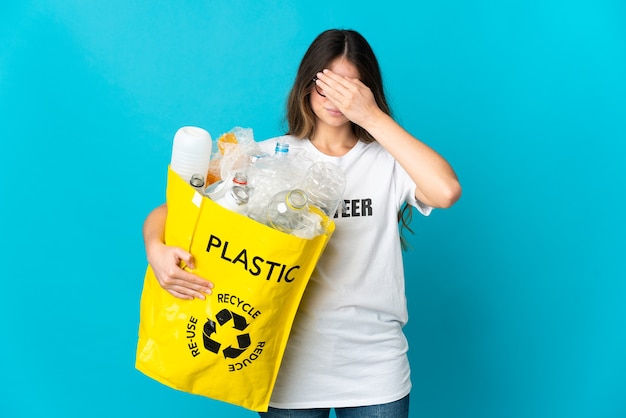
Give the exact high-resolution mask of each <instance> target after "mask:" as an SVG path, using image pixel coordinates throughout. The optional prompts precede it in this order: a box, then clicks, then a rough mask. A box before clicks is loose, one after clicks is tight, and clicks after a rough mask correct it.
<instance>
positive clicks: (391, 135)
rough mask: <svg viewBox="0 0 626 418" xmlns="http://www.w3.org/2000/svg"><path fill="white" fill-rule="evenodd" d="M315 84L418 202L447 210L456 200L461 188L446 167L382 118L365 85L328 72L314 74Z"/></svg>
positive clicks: (444, 162) (433, 155)
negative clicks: (382, 152) (409, 184)
mask: <svg viewBox="0 0 626 418" xmlns="http://www.w3.org/2000/svg"><path fill="white" fill-rule="evenodd" d="M317 83H319V84H320V85H321V86H322V88H323V89H324V92H325V94H326V96H327V98H328V99H329V100H331V101H332V103H333V104H334V105H335V106H337V108H338V109H339V110H340V111H341V112H342V113H343V114H344V115H345V116H346V117H347V118H348V119H350V120H351V121H352V122H354V123H356V124H357V125H359V126H361V127H363V128H364V129H366V130H367V131H368V132H369V133H370V134H371V135H372V136H373V137H374V138H376V140H377V141H378V143H379V144H380V145H382V146H383V147H384V148H385V149H386V150H387V151H388V152H389V153H390V154H391V155H392V156H393V157H394V158H395V159H396V161H398V163H400V165H401V166H402V167H403V168H404V169H405V170H406V171H407V173H408V174H409V176H411V178H412V179H413V181H414V182H415V184H416V185H417V189H416V191H415V197H416V198H417V199H418V200H419V201H421V202H423V203H425V204H427V205H429V206H432V207H437V208H447V207H450V206H452V205H453V204H454V202H456V201H457V200H458V199H459V197H460V196H461V185H460V183H459V181H458V179H457V176H456V174H455V173H454V170H453V169H452V167H451V166H450V164H448V162H447V161H446V160H445V159H444V158H443V157H442V156H441V155H439V154H438V153H437V152H436V151H435V150H433V149H432V148H430V147H429V146H428V145H426V144H425V143H423V142H422V141H420V140H418V139H417V138H415V137H414V136H412V135H411V134H410V133H408V132H407V131H406V130H405V129H404V128H402V127H401V126H400V125H399V124H398V123H397V122H396V121H394V120H393V119H392V118H391V117H390V116H389V115H387V114H385V113H384V112H383V111H382V110H381V109H380V108H379V107H378V105H377V104H376V101H375V99H374V95H373V94H372V92H371V91H370V89H369V88H368V87H367V86H366V85H364V84H363V83H362V82H361V81H359V80H358V79H355V78H347V77H343V76H340V75H338V74H335V73H333V72H332V71H330V70H324V72H323V73H318V81H317Z"/></svg>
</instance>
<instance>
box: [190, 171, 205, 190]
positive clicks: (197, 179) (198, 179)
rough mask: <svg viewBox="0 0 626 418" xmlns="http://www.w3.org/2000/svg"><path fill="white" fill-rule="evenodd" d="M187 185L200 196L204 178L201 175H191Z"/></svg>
mask: <svg viewBox="0 0 626 418" xmlns="http://www.w3.org/2000/svg"><path fill="white" fill-rule="evenodd" d="M189 184H190V185H191V187H193V188H194V189H196V191H198V192H199V193H200V194H202V195H204V176H203V175H202V174H192V175H191V179H190V180H189Z"/></svg>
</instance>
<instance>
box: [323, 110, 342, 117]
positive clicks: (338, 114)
mask: <svg viewBox="0 0 626 418" xmlns="http://www.w3.org/2000/svg"><path fill="white" fill-rule="evenodd" d="M326 111H327V112H328V114H329V115H330V116H333V117H336V118H338V117H341V116H343V113H341V112H340V111H339V110H337V109H328V108H327V109H326Z"/></svg>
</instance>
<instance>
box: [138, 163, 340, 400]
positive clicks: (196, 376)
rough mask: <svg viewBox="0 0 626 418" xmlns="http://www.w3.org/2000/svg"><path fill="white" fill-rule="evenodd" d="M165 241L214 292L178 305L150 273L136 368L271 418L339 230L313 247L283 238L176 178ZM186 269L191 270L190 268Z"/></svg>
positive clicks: (330, 227) (329, 226) (171, 180)
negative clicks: (305, 309) (286, 357)
mask: <svg viewBox="0 0 626 418" xmlns="http://www.w3.org/2000/svg"><path fill="white" fill-rule="evenodd" d="M166 200H167V205H168V215H167V221H166V226H165V242H166V243H167V244H168V245H175V246H179V247H182V248H185V249H186V250H187V251H189V252H190V253H191V254H193V256H194V258H195V264H196V269H195V270H194V271H193V272H194V273H196V274H198V275H199V276H201V277H205V278H207V279H209V280H211V281H212V282H213V283H214V284H215V288H214V289H213V294H212V295H210V296H209V295H207V298H206V300H204V301H203V300H199V299H194V300H191V301H188V300H183V299H179V298H176V297H174V296H172V295H170V294H169V293H168V292H166V291H165V290H164V289H163V288H161V286H160V285H159V283H158V282H157V280H156V278H155V276H154V273H153V271H152V269H151V268H150V266H148V268H147V271H146V275H145V278H144V287H143V292H142V296H141V308H140V321H139V340H138V344H137V356H136V363H135V366H136V368H137V369H138V370H140V371H141V372H142V373H144V374H145V375H147V376H149V377H151V378H153V379H155V380H157V381H159V382H161V383H163V384H165V385H167V386H170V387H172V388H175V389H178V390H182V391H185V392H189V393H193V394H197V395H203V396H206V397H209V398H212V399H216V400H220V401H223V402H228V403H231V404H235V405H239V406H242V407H244V408H247V409H250V410H253V411H266V410H267V408H268V403H269V399H270V396H271V393H272V389H273V388H274V383H275V381H276V376H277V374H278V368H279V366H280V363H281V359H282V356H283V352H284V350H285V346H286V343H287V338H288V336H289V331H290V329H291V325H292V323H293V319H294V316H295V314H296V310H297V308H298V305H299V303H300V299H301V297H302V294H303V292H304V289H305V287H306V285H307V283H308V280H309V278H310V276H311V273H312V272H313V269H314V268H315V264H316V262H317V260H318V259H319V257H320V255H321V253H322V251H323V250H324V248H325V246H326V243H327V242H328V240H329V239H330V236H331V235H332V233H333V231H334V227H335V226H334V224H333V223H332V221H330V220H329V219H328V218H327V217H324V222H325V223H326V230H327V233H326V234H324V235H320V236H318V237H315V238H313V239H311V240H307V239H302V238H297V237H295V236H292V235H289V234H285V233H282V232H279V231H276V230H274V229H272V228H269V227H267V226H264V225H262V224H260V223H258V222H256V221H254V220H252V219H250V218H248V217H246V216H243V215H239V214H236V213H234V212H231V211H228V210H226V209H224V208H222V207H221V206H219V205H217V204H216V203H214V202H213V201H211V200H210V199H208V198H206V197H203V196H202V195H200V194H199V193H197V192H196V191H195V190H194V189H193V187H191V186H190V185H188V184H187V183H186V182H185V181H184V180H183V179H182V178H180V177H179V176H178V175H177V174H176V173H174V172H173V171H172V170H171V169H169V170H168V182H167V197H166ZM185 268H186V267H185Z"/></svg>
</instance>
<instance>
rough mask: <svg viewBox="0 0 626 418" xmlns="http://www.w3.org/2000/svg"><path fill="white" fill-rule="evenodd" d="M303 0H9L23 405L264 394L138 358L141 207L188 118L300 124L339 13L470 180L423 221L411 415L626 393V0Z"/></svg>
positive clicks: (8, 284) (237, 413) (414, 306)
mask: <svg viewBox="0 0 626 418" xmlns="http://www.w3.org/2000/svg"><path fill="white" fill-rule="evenodd" d="M293 3H294V2H290V1H286V0H284V1H280V0H277V1H267V2H258V1H242V0H218V1H163V2H150V1H142V0H134V1H127V0H124V1H121V0H109V1H106V2H86V1H77V0H74V1H72V0H64V1H53V0H30V1H29V0H22V1H9V2H3V3H2V5H0V138H1V149H2V152H1V158H0V160H1V163H0V186H1V192H0V205H1V208H2V212H3V215H2V217H1V218H0V227H1V232H0V240H1V241H0V243H1V245H2V247H1V248H0V271H1V273H0V274H1V279H0V280H1V281H0V341H1V343H0V381H1V383H2V386H3V389H2V391H1V392H0V416H2V417H9V418H16V417H82V416H90V417H109V416H116V417H135V416H139V417H141V416H150V417H153V418H157V417H170V416H182V415H185V416H206V417H224V416H230V417H246V416H254V414H253V413H251V412H248V411H245V410H243V409H241V408H237V407H233V406H229V405H226V404H222V403H219V402H215V401H211V400H208V399H205V398H201V397H197V396H192V395H188V394H185V393H181V392H177V391H175V390H173V389H169V388H167V387H165V386H162V385H160V384H158V383H156V382H154V381H152V380H150V379H148V378H147V377H145V376H143V375H142V374H140V373H139V372H137V371H136V370H135V369H134V355H135V344H136V338H137V326H138V304H139V297H140V293H141V284H142V279H143V273H144V269H145V266H146V261H145V255H144V251H143V244H142V239H141V225H142V222H143V219H144V218H145V216H146V215H147V213H148V212H149V211H150V210H151V209H152V208H153V207H154V206H156V205H157V204H159V203H161V202H162V201H163V200H164V190H165V174H166V171H165V170H166V165H167V163H168V162H169V156H170V151H171V141H172V138H173V135H174V133H175V132H176V130H177V129H178V128H179V127H180V126H183V125H198V126H202V127H204V128H206V129H208V130H209V131H210V132H211V133H212V134H213V135H214V136H215V137H216V136H218V135H219V134H221V133H223V132H226V131H228V130H230V129H231V128H233V127H235V126H244V127H251V128H253V129H254V132H255V136H256V138H257V139H265V138H268V137H271V136H275V135H278V134H280V133H282V132H283V131H284V125H283V123H282V111H283V107H284V106H283V104H284V97H285V95H286V93H287V91H288V89H289V87H290V86H291V83H292V81H293V77H294V75H295V71H296V68H297V65H298V62H299V60H300V58H301V57H302V54H303V53H304V51H305V49H306V47H307V46H308V44H309V43H310V42H311V41H312V40H313V38H314V37H315V36H316V35H317V34H318V33H319V32H321V31H322V30H324V29H327V28H330V27H342V28H354V29H357V30H359V31H360V32H362V33H363V34H364V35H365V36H366V37H367V38H368V39H369V41H370V42H371V44H372V46H373V47H374V50H375V51H376V52H377V54H378V57H379V59H380V62H381V66H382V69H383V74H384V76H385V78H386V81H387V89H388V92H389V97H390V99H391V103H392V105H393V107H394V109H395V112H396V116H397V118H398V119H399V121H400V122H401V123H402V124H403V125H404V126H405V127H406V128H407V129H408V130H410V131H411V132H412V133H414V134H415V135H416V136H418V137H420V138H421V139H423V140H424V141H425V142H427V143H429V144H430V145H431V146H433V147H434V148H435V149H437V150H438V151H440V152H441V153H442V154H443V155H445V156H446V158H447V159H448V160H449V161H450V162H451V163H452V164H453V165H454V167H455V169H456V170H457V172H458V174H459V176H460V178H461V180H462V184H463V186H464V195H463V197H462V198H461V200H460V201H459V203H458V204H457V205H456V206H455V207H454V208H452V209H450V210H447V211H438V212H436V213H434V214H433V215H432V216H431V217H430V218H420V219H416V220H415V221H414V223H413V227H414V229H415V230H416V234H415V236H414V237H413V238H412V244H413V247H414V250H413V251H412V252H409V253H407V264H406V267H407V273H408V274H407V281H408V293H409V294H408V297H409V301H410V302H409V303H410V314H411V319H410V323H409V325H408V326H407V328H406V332H407V334H408V336H409V338H410V341H411V351H410V359H411V362H412V366H413V382H414V391H413V394H412V413H411V416H412V417H446V418H447V417H481V418H496V417H497V418H500V417H570V418H578V417H623V416H626V307H625V304H624V300H625V296H626V284H625V278H626V268H625V266H624V253H625V248H626V245H625V244H626V243H625V238H624V234H625V232H626V228H625V223H624V220H623V217H622V213H621V211H622V205H623V200H624V199H623V198H624V182H625V180H626V178H625V177H626V176H625V170H624V165H623V160H624V157H625V156H626V152H625V151H626V147H625V145H624V142H625V140H626V127H625V122H624V120H625V116H626V99H625V97H626V81H625V75H626V6H625V3H624V2H623V1H621V0H614V1H610V0H585V1H578V0H573V1H565V0H561V1H560V0H542V1H538V0H537V1H535V0H530V1H528V0H524V1H522V0H513V1H511V2H493V1H487V0H476V1H471V2H470V1H467V2H466V1H462V0H449V1H443V2H424V1H417V2H416V1H406V2H385V3H384V4H379V5H374V4H373V5H372V6H369V7H364V6H363V4H362V2H361V1H356V0H354V1H346V2H336V1H325V0H321V1H318V2H314V3H311V2H302V3H298V4H297V5H295V4H293ZM373 297H374V295H373Z"/></svg>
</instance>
